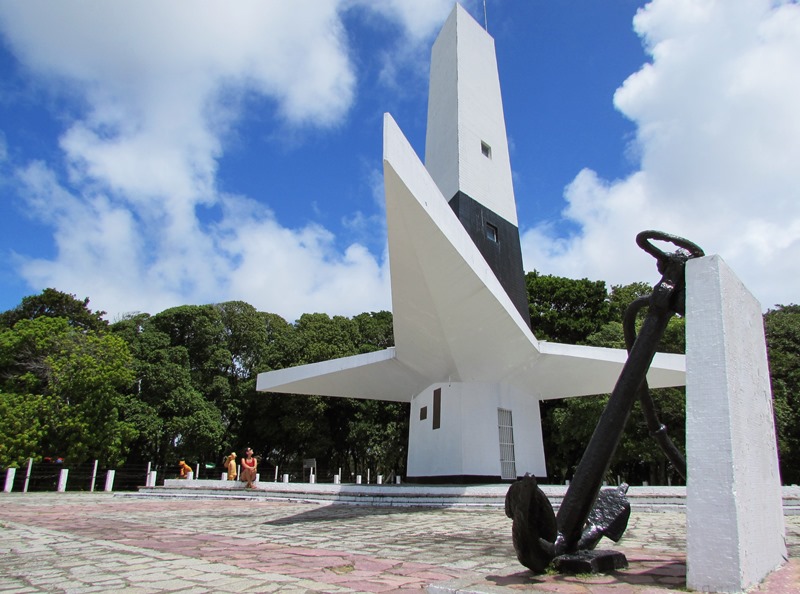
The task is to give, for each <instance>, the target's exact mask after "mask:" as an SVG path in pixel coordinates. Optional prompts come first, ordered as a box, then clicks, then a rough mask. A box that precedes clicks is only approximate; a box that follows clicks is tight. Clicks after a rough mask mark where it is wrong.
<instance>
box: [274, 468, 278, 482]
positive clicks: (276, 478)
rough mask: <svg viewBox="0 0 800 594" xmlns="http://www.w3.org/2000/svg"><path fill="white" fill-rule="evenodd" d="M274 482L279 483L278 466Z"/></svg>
mask: <svg viewBox="0 0 800 594" xmlns="http://www.w3.org/2000/svg"><path fill="white" fill-rule="evenodd" d="M273 482H275V483H277V482H278V467H277V466H276V467H275V479H274V480H273Z"/></svg>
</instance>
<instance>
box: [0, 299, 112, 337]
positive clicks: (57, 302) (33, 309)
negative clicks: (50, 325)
mask: <svg viewBox="0 0 800 594" xmlns="http://www.w3.org/2000/svg"><path fill="white" fill-rule="evenodd" d="M105 313H106V312H104V311H92V310H91V309H89V298H88V297H86V298H85V299H83V300H80V299H78V298H77V297H75V295H70V294H68V293H62V292H61V291H57V290H56V289H45V290H44V291H42V293H41V294H40V295H31V296H28V297H23V298H22V302H21V303H20V304H19V305H18V306H17V307H15V308H14V309H10V310H8V311H5V312H3V313H0V328H12V327H13V326H14V324H16V323H17V322H19V321H20V320H34V319H36V318H40V317H48V318H64V319H66V320H67V321H68V323H69V325H70V326H74V327H76V328H81V329H83V330H94V331H96V332H102V331H104V330H105V329H106V328H107V327H108V322H107V321H106V320H104V319H103V316H104V315H105Z"/></svg>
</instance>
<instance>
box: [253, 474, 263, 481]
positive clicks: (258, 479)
mask: <svg viewBox="0 0 800 594" xmlns="http://www.w3.org/2000/svg"><path fill="white" fill-rule="evenodd" d="M260 480H261V475H260V474H259V473H258V472H257V473H256V480H255V481H253V482H255V483H257V482H258V481H260Z"/></svg>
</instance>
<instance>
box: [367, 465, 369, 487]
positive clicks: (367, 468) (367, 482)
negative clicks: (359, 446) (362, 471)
mask: <svg viewBox="0 0 800 594" xmlns="http://www.w3.org/2000/svg"><path fill="white" fill-rule="evenodd" d="M367 484H369V468H367Z"/></svg>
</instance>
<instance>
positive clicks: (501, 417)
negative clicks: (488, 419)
mask: <svg viewBox="0 0 800 594" xmlns="http://www.w3.org/2000/svg"><path fill="white" fill-rule="evenodd" d="M497 430H498V434H499V436H500V478H502V479H510V480H514V479H515V478H517V467H516V462H515V459H514V422H513V420H512V418H511V411H510V410H508V409H505V408H498V409H497Z"/></svg>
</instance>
